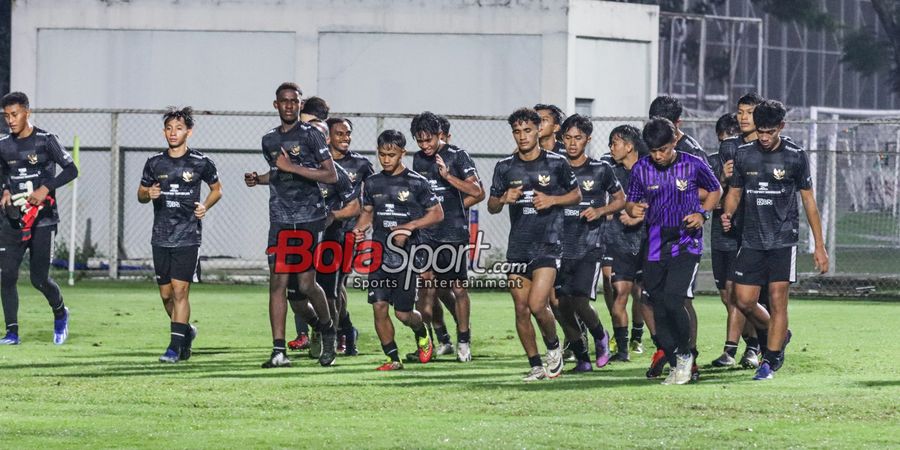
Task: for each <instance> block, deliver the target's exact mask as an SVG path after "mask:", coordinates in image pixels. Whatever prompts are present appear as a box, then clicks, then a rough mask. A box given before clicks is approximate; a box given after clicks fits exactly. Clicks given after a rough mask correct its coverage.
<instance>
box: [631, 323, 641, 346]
mask: <svg viewBox="0 0 900 450" xmlns="http://www.w3.org/2000/svg"><path fill="white" fill-rule="evenodd" d="M643 338H644V323H643V322H641V323H637V322H631V340H632V341H637V342H641V340H642V339H643Z"/></svg>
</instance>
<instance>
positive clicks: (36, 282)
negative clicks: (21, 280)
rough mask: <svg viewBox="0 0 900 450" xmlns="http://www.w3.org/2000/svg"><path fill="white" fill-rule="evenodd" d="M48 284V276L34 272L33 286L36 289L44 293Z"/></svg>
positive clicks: (32, 276)
mask: <svg viewBox="0 0 900 450" xmlns="http://www.w3.org/2000/svg"><path fill="white" fill-rule="evenodd" d="M48 283H49V280H48V278H47V277H46V276H40V275H38V274H36V273H34V272H32V274H31V285H32V286H34V288H35V289H37V290H39V291H43V290H44V288H45V287H46V286H47V284H48Z"/></svg>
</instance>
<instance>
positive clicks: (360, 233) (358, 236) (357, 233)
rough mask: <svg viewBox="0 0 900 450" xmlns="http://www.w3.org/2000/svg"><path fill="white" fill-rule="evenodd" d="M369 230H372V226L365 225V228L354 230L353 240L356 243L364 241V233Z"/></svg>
mask: <svg viewBox="0 0 900 450" xmlns="http://www.w3.org/2000/svg"><path fill="white" fill-rule="evenodd" d="M369 228H372V225H366V226H365V228H354V229H353V239H355V240H356V242H360V241H364V240H366V231H369Z"/></svg>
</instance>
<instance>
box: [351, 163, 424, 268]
mask: <svg viewBox="0 0 900 450" xmlns="http://www.w3.org/2000/svg"><path fill="white" fill-rule="evenodd" d="M438 203H440V201H439V200H438V198H437V195H435V193H434V191H433V190H432V189H431V184H430V183H429V182H428V180H427V179H425V177H423V176H421V175H419V174H417V173H415V172H413V171H411V170H409V169H404V170H403V172H400V173H399V174H397V175H388V174H386V173H384V172H379V173H376V174H374V175H372V176H371V177H369V179H368V180H366V187H365V190H364V191H363V205H364V206H371V207H372V208H373V210H374V211H373V217H372V240H374V241H377V242H380V243H381V244H382V245H385V247H384V256H383V261H384V264H386V265H387V266H388V267H399V266H400V265H401V264H402V263H403V259H402V257H401V256H400V255H398V254H397V253H395V252H392V251H390V250H389V249H388V247H387V246H386V245H387V238H388V235H389V234H390V233H391V228H393V227H396V226H399V225H403V224H404V223H407V222H411V221H413V220H416V219H419V218H421V217H422V216H424V215H425V212H426V210H428V208H431V207H433V206H434V205H437V204H438ZM421 242H422V240H421V238H420V236H419V233H418V231H417V232H413V235H412V236H411V237H410V239H408V240H407V246H408V245H409V244H413V243H421Z"/></svg>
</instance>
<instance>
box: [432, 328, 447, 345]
mask: <svg viewBox="0 0 900 450" xmlns="http://www.w3.org/2000/svg"><path fill="white" fill-rule="evenodd" d="M434 334H435V335H437V340H438V342H440V343H441V344H449V343H450V333H448V332H447V328H446V327H434Z"/></svg>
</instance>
